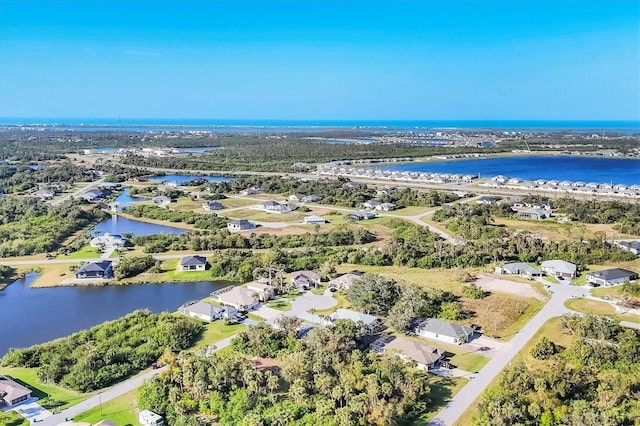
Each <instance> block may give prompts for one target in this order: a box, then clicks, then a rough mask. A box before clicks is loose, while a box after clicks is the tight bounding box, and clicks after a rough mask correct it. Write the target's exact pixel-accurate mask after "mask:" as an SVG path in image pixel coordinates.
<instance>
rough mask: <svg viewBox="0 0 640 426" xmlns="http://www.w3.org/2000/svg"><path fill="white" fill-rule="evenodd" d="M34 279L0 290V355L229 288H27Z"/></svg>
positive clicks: (200, 284) (196, 284)
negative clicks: (137, 310)
mask: <svg viewBox="0 0 640 426" xmlns="http://www.w3.org/2000/svg"><path fill="white" fill-rule="evenodd" d="M37 276H38V275H37V273H30V274H27V275H26V277H25V278H24V279H22V280H18V281H16V282H14V283H13V284H11V285H9V286H7V287H6V288H5V289H4V290H2V291H0V312H1V313H2V317H3V318H5V319H7V321H5V322H4V325H3V326H2V328H1V329H0V356H2V355H4V354H5V353H7V352H8V351H9V348H12V347H15V348H18V347H27V346H31V345H34V344H37V343H43V342H46V341H49V340H51V339H56V338H58V337H63V336H66V335H69V334H71V333H73V332H76V331H79V330H83V329H86V328H90V327H92V326H94V325H97V324H100V323H102V322H104V321H108V320H113V319H116V318H119V317H121V316H123V315H126V314H128V313H129V312H132V311H135V310H136V309H144V308H146V309H149V310H151V311H153V312H163V311H175V310H176V309H177V308H178V307H179V306H180V305H182V304H183V303H185V302H187V301H189V300H196V299H202V298H204V297H206V296H207V295H208V294H209V293H211V292H212V291H214V290H218V289H220V288H222V287H226V286H228V285H230V284H231V283H229V282H226V281H202V282H192V283H165V284H141V285H129V286H117V285H115V286H105V287H92V286H87V287H55V288H30V287H29V286H30V285H31V283H32V282H33V281H34V280H35V279H36V277H37ZM10 318H13V319H15V320H9V319H10Z"/></svg>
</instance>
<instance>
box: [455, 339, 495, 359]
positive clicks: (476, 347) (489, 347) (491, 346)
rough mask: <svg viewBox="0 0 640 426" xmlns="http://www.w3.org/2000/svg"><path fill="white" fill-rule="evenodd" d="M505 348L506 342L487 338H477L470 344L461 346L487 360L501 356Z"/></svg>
mask: <svg viewBox="0 0 640 426" xmlns="http://www.w3.org/2000/svg"><path fill="white" fill-rule="evenodd" d="M503 346H504V342H501V341H499V340H496V339H492V338H490V337H485V336H479V337H476V338H475V339H473V340H471V341H470V342H467V343H463V344H462V345H460V347H461V348H462V349H464V350H465V351H467V352H475V353H477V354H478V355H482V356H486V357H487V358H493V357H494V356H496V355H499V354H500V350H501V349H502V347H503Z"/></svg>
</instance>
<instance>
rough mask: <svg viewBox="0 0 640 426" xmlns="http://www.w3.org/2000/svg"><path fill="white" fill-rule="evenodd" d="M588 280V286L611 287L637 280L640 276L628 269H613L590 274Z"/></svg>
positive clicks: (587, 276)
mask: <svg viewBox="0 0 640 426" xmlns="http://www.w3.org/2000/svg"><path fill="white" fill-rule="evenodd" d="M586 278H587V285H592V286H605V287H609V286H612V285H618V284H624V283H626V282H629V281H633V280H637V279H638V274H637V273H636V272H633V271H629V270H628V269H621V268H613V269H605V270H604V271H596V272H589V273H588V274H587V275H586Z"/></svg>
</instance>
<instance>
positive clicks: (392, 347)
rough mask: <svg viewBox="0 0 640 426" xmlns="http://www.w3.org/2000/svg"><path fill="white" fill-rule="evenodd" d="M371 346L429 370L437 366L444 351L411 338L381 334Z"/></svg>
mask: <svg viewBox="0 0 640 426" xmlns="http://www.w3.org/2000/svg"><path fill="white" fill-rule="evenodd" d="M372 347H373V348H374V350H376V351H378V352H383V353H385V354H386V353H391V354H393V353H395V354H397V355H398V356H400V357H401V358H402V359H404V360H407V361H415V362H416V364H417V366H418V368H421V369H423V370H430V369H432V368H435V367H437V366H438V363H439V362H440V360H441V359H442V358H443V357H444V354H445V351H444V350H443V349H440V348H434V347H432V346H427V345H423V344H422V343H418V342H414V341H413V340H409V339H405V338H402V337H395V338H394V337H392V336H387V335H383V336H382V337H381V338H380V339H378V340H376V341H375V342H374V343H373V344H372Z"/></svg>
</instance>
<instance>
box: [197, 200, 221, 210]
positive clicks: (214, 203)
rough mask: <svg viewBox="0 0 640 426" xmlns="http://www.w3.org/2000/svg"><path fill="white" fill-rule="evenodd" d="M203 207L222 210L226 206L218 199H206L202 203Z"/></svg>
mask: <svg viewBox="0 0 640 426" xmlns="http://www.w3.org/2000/svg"><path fill="white" fill-rule="evenodd" d="M202 208H203V209H205V210H207V211H213V210H222V209H224V206H223V205H222V204H220V203H219V202H217V201H205V202H204V203H202Z"/></svg>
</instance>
